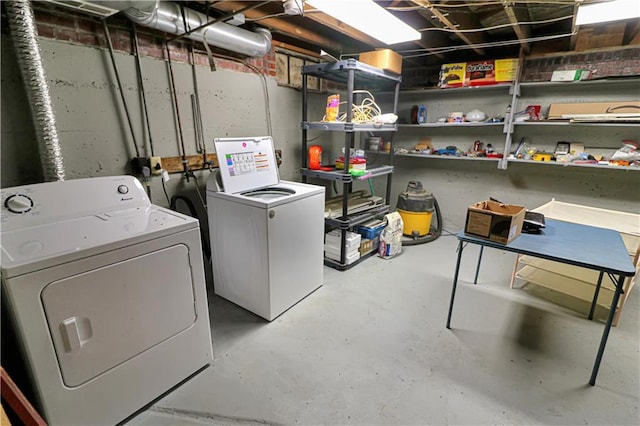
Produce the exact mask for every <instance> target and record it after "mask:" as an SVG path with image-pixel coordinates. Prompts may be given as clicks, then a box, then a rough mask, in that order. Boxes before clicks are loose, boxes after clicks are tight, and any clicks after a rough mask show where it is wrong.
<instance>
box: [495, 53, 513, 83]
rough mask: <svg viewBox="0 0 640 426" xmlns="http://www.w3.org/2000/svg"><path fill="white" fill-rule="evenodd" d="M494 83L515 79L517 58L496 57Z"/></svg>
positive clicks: (508, 81)
mask: <svg viewBox="0 0 640 426" xmlns="http://www.w3.org/2000/svg"><path fill="white" fill-rule="evenodd" d="M494 62H495V65H496V83H510V82H512V81H514V80H515V79H516V74H517V72H518V60H517V59H496V60H495V61H494Z"/></svg>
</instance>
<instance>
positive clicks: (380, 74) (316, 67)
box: [300, 59, 402, 270]
mask: <svg viewBox="0 0 640 426" xmlns="http://www.w3.org/2000/svg"><path fill="white" fill-rule="evenodd" d="M308 77H318V78H323V79H326V80H330V81H333V82H337V83H342V84H346V92H347V106H346V112H347V116H346V120H345V122H312V121H308V120H307V101H308V93H307V78H308ZM401 81H402V77H401V76H400V75H398V74H394V73H391V72H388V71H385V70H381V69H379V68H375V67H372V66H370V65H367V64H363V63H361V62H358V61H356V60H355V59H347V60H343V61H338V62H334V63H323V64H313V65H306V66H303V67H302V124H301V127H302V168H301V171H300V172H301V174H302V179H303V182H306V181H307V178H308V177H313V178H317V179H324V180H329V181H335V182H340V183H342V214H341V216H340V217H339V218H327V219H325V225H326V226H327V227H328V228H333V229H340V231H341V243H340V261H339V262H338V261H334V260H332V259H328V258H326V257H325V265H327V266H330V267H332V268H335V269H338V270H346V269H350V268H352V267H353V266H355V265H357V264H358V263H360V262H361V261H362V260H364V259H366V258H368V257H369V256H371V255H372V253H369V254H367V255H365V256H364V257H361V258H360V259H359V260H357V261H355V262H353V263H351V264H346V256H345V254H346V253H345V247H346V237H347V231H348V230H349V229H350V228H352V227H353V226H355V225H358V224H362V223H364V222H366V221H368V220H370V219H372V218H375V217H381V216H382V215H384V214H386V213H388V211H389V206H388V205H387V204H386V203H388V202H389V199H390V197H391V176H392V174H393V149H391V150H390V152H388V153H387V155H388V163H389V164H387V165H383V166H377V167H374V168H371V169H367V173H366V174H365V175H364V176H356V177H354V176H352V175H351V174H350V173H349V155H348V153H349V152H350V149H351V148H353V147H354V145H355V135H356V133H358V132H389V133H390V134H391V137H390V138H389V141H390V142H391V141H392V140H393V136H392V135H393V133H394V132H396V131H397V129H398V127H397V125H396V124H384V125H378V124H360V123H353V121H352V120H353V105H354V101H355V96H356V94H354V91H355V90H358V89H366V90H378V91H384V90H387V91H388V90H392V92H393V96H394V100H393V111H392V112H393V113H396V111H397V109H398V98H399V93H400V82H401ZM308 130H320V131H329V132H343V133H344V135H345V138H344V152H345V153H346V154H345V162H344V170H335V171H323V170H311V169H309V168H308V167H307V166H308V164H307V155H306V153H307V148H308V147H307V131H308ZM378 176H386V178H387V186H386V194H385V195H386V198H385V204H384V205H378V206H374V207H372V208H371V209H368V210H366V211H364V212H359V213H357V214H352V215H350V214H349V213H348V199H349V193H350V192H351V184H352V183H353V182H354V181H355V180H357V179H369V178H372V177H378Z"/></svg>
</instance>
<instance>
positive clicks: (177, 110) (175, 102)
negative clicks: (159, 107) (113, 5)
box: [164, 35, 189, 182]
mask: <svg viewBox="0 0 640 426" xmlns="http://www.w3.org/2000/svg"><path fill="white" fill-rule="evenodd" d="M164 47H165V50H166V51H167V67H168V69H169V80H170V85H171V100H172V102H173V108H174V111H175V113H176V120H177V124H178V136H179V139H180V141H179V142H180V144H179V148H181V153H180V156H181V157H182V167H183V171H184V173H185V175H186V178H187V182H188V181H189V167H188V163H187V157H186V154H185V153H186V149H185V147H184V137H183V135H182V121H181V120H180V108H179V107H178V99H177V93H176V84H175V78H174V75H173V65H172V64H171V51H170V50H169V42H168V41H167V37H166V35H165V39H164Z"/></svg>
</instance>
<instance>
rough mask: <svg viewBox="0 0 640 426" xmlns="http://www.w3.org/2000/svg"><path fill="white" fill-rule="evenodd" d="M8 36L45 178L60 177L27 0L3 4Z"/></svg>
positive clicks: (59, 153)
mask: <svg viewBox="0 0 640 426" xmlns="http://www.w3.org/2000/svg"><path fill="white" fill-rule="evenodd" d="M5 6H6V9H7V15H8V17H9V28H10V29H11V39H12V41H13V46H14V48H15V51H16V56H17V59H18V65H19V67H20V72H21V73H22V79H23V80H24V87H25V89H26V92H27V99H28V101H29V106H30V108H31V113H32V116H33V124H34V127H35V131H36V137H37V139H38V146H39V150H40V160H41V161H42V169H43V175H44V179H45V181H54V180H64V164H63V161H62V150H61V148H60V140H59V138H58V128H57V124H56V118H55V115H54V113H53V104H52V102H51V95H50V93H49V85H48V83H47V77H46V74H45V72H44V67H43V64H42V56H41V55H40V43H39V42H38V29H37V27H36V21H35V17H34V15H33V9H32V8H31V2H30V1H29V0H15V1H8V2H6V3H5Z"/></svg>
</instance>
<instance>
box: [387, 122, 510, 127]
mask: <svg viewBox="0 0 640 426" xmlns="http://www.w3.org/2000/svg"><path fill="white" fill-rule="evenodd" d="M465 127H497V128H501V127H504V122H496V123H485V122H471V121H466V122H463V123H425V124H398V128H405V129H410V128H417V129H428V128H450V129H455V128H458V129H460V128H465Z"/></svg>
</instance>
